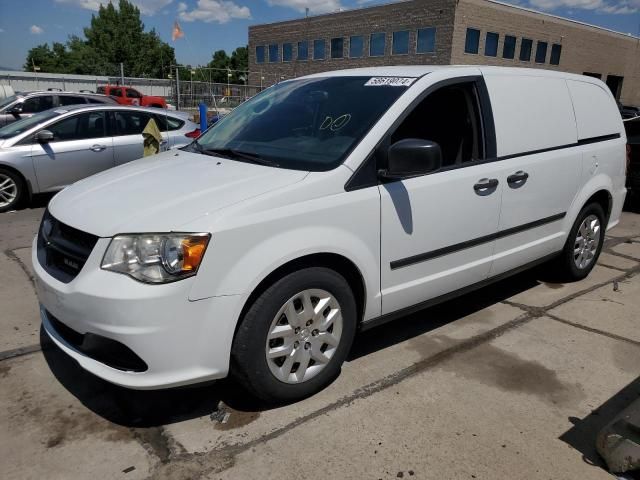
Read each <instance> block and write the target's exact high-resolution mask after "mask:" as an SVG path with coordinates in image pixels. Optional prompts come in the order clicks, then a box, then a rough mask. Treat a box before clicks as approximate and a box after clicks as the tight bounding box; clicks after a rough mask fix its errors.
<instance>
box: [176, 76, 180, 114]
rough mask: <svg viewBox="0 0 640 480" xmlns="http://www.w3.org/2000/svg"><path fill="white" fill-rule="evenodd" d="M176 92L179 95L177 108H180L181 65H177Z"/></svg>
mask: <svg viewBox="0 0 640 480" xmlns="http://www.w3.org/2000/svg"><path fill="white" fill-rule="evenodd" d="M176 93H177V95H178V98H177V100H178V101H177V102H176V103H177V105H176V110H180V67H178V65H176Z"/></svg>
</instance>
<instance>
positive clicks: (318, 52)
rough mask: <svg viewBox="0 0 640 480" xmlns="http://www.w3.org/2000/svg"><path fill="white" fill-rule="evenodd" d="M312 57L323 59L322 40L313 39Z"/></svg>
mask: <svg viewBox="0 0 640 480" xmlns="http://www.w3.org/2000/svg"><path fill="white" fill-rule="evenodd" d="M313 59H314V60H324V40H314V41H313Z"/></svg>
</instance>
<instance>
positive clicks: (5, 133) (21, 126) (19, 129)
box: [0, 110, 65, 140]
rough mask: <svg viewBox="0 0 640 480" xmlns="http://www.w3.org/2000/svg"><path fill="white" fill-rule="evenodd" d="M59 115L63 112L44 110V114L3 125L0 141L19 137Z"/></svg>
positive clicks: (0, 129) (0, 131)
mask: <svg viewBox="0 0 640 480" xmlns="http://www.w3.org/2000/svg"><path fill="white" fill-rule="evenodd" d="M60 113H65V112H64V111H61V110H45V111H44V112H40V113H36V114H35V115H32V116H31V117H28V118H23V119H22V120H18V121H17V122H13V123H10V124H9V125H5V126H4V127H2V128H0V140H6V139H7V138H13V137H15V136H17V135H20V134H21V133H24V132H26V131H27V130H29V129H31V128H33V127H35V126H36V125H39V124H41V123H44V122H46V121H47V120H51V119H52V118H54V117H57V116H58V115H60Z"/></svg>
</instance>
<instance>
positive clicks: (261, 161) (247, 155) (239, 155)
mask: <svg viewBox="0 0 640 480" xmlns="http://www.w3.org/2000/svg"><path fill="white" fill-rule="evenodd" d="M198 147H199V149H198V150H199V151H200V152H202V153H204V154H207V155H219V156H221V157H227V158H230V159H240V160H247V161H249V162H252V163H257V164H258V165H266V166H268V167H277V166H278V164H277V163H276V162H274V161H273V160H267V159H266V158H263V157H261V156H260V155H258V154H257V153H252V152H243V151H242V150H235V149H233V148H202V145H200V144H198Z"/></svg>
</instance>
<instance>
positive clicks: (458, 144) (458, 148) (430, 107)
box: [391, 82, 484, 167]
mask: <svg viewBox="0 0 640 480" xmlns="http://www.w3.org/2000/svg"><path fill="white" fill-rule="evenodd" d="M405 138H421V139H424V140H431V141H432V142H436V143H437V144H438V145H440V149H441V150H442V166H443V167H450V166H453V165H462V164H464V163H467V162H471V161H473V160H478V159H481V158H484V141H483V136H482V127H481V121H480V108H479V103H478V95H477V91H476V86H475V83H473V82H468V83H459V84H455V85H450V86H446V87H442V88H440V89H438V90H436V91H435V92H433V93H431V94H429V96H427V97H426V98H425V99H424V100H422V101H421V102H420V103H419V104H418V105H417V106H416V107H415V108H414V109H413V111H412V112H411V113H410V114H409V115H408V116H407V117H406V118H405V119H404V121H403V122H402V123H401V124H400V126H399V127H398V128H397V129H396V131H395V132H394V133H393V135H392V136H391V143H392V144H393V143H395V142H397V141H399V140H403V139H405Z"/></svg>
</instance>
